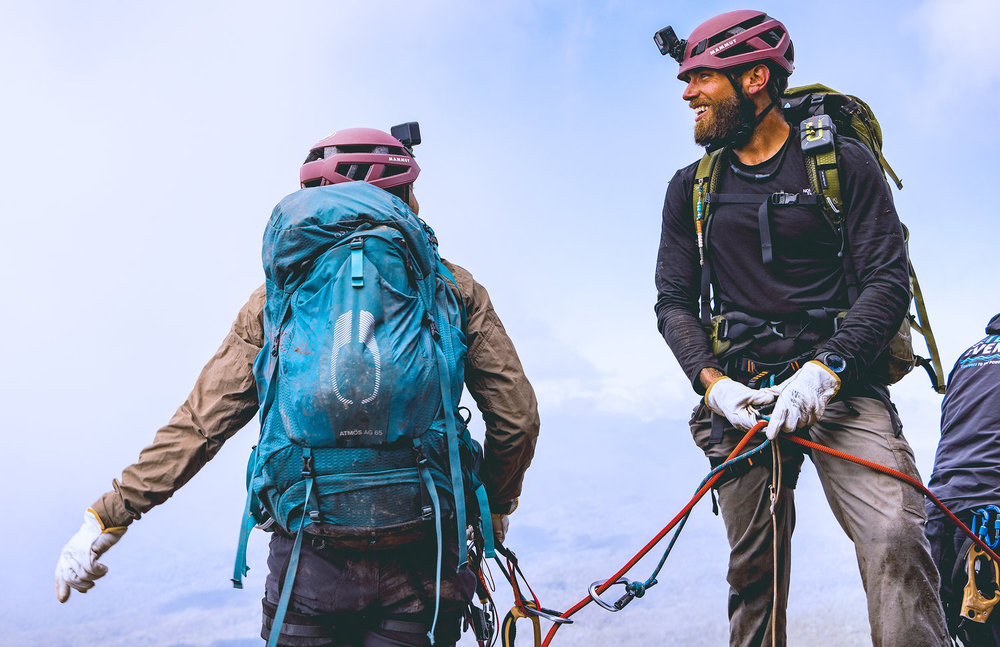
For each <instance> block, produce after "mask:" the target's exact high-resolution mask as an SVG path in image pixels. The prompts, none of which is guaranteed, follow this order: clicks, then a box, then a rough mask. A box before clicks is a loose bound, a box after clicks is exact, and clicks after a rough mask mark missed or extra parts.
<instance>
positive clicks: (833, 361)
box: [813, 353, 847, 375]
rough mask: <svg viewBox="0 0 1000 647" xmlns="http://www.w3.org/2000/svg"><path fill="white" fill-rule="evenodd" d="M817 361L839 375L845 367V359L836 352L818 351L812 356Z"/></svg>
mask: <svg viewBox="0 0 1000 647" xmlns="http://www.w3.org/2000/svg"><path fill="white" fill-rule="evenodd" d="M813 359H815V360H816V361H817V362H821V363H822V364H823V365H824V366H826V367H827V368H828V369H830V370H831V371H833V372H834V373H836V374H837V375H840V374H841V373H843V372H844V369H845V368H847V360H846V359H844V358H843V357H841V356H840V355H838V354H837V353H820V354H819V355H817V356H816V357H814V358H813Z"/></svg>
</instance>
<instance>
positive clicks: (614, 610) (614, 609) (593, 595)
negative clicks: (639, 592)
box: [588, 577, 629, 613]
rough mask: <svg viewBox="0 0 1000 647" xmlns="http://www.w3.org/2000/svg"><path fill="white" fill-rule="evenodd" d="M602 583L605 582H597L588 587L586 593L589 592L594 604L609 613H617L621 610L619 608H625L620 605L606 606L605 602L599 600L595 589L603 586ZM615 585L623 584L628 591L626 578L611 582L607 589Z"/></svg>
mask: <svg viewBox="0 0 1000 647" xmlns="http://www.w3.org/2000/svg"><path fill="white" fill-rule="evenodd" d="M604 582H605V581H604V580H597V581H596V582H594V583H593V584H591V585H590V588H589V589H588V591H589V592H590V599H591V600H593V601H594V602H596V603H597V606H599V607H601V608H602V609H604V610H605V611H610V612H611V613H618V612H619V611H621V610H622V609H621V607H624V606H625V605H624V604H623V605H621V607H619V606H617V605H612V604H608V603H607V602H605V601H604V600H602V599H601V596H599V595H598V594H597V588H598V587H600V586H604ZM616 584H624V585H625V587H626V590H628V589H627V587H628V585H629V581H628V580H627V579H626V578H624V577H620V578H618V579H617V580H615V581H614V582H612V583H611V584H610V586H609V587H608V588H610V587H611V586H615V585H616ZM626 604H627V603H626Z"/></svg>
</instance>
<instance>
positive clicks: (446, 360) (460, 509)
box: [417, 274, 469, 571]
mask: <svg viewBox="0 0 1000 647" xmlns="http://www.w3.org/2000/svg"><path fill="white" fill-rule="evenodd" d="M417 284H418V288H419V290H418V292H419V293H420V295H421V297H422V298H423V301H424V308H425V309H426V310H427V313H428V315H430V316H431V321H432V322H433V323H434V326H435V327H436V328H437V335H435V336H436V337H437V339H436V342H437V343H435V344H434V346H435V349H436V350H437V365H438V381H439V382H440V383H441V408H442V409H444V420H445V431H446V433H447V436H448V464H449V468H450V470H451V489H452V492H453V493H454V495H455V496H454V498H455V526H456V530H457V532H458V564H457V565H456V571H460V570H461V569H462V567H463V566H464V565H465V563H466V562H467V561H468V559H469V547H468V546H467V545H466V543H465V542H466V538H465V527H466V516H465V487H464V481H463V479H462V464H461V460H462V459H461V456H460V455H459V452H458V423H457V422H456V420H455V405H456V404H457V401H455V400H453V399H452V395H451V371H450V370H449V369H448V367H449V366H451V364H452V363H454V361H455V350H454V348H453V347H452V344H451V335H450V334H448V326H449V325H450V324H449V323H448V321H447V320H446V319H445V317H444V314H443V313H442V312H441V311H440V310H439V309H438V307H437V302H436V301H435V300H434V290H435V287H436V284H437V276H436V275H435V274H431V275H430V276H429V277H424V278H421V279H418V280H417Z"/></svg>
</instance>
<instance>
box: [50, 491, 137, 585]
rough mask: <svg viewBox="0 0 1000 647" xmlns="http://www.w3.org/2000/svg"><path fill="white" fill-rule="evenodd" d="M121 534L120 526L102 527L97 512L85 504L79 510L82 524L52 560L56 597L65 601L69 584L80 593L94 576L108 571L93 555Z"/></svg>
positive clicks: (103, 551) (123, 532)
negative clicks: (82, 509) (55, 559)
mask: <svg viewBox="0 0 1000 647" xmlns="http://www.w3.org/2000/svg"><path fill="white" fill-rule="evenodd" d="M124 534H125V527H124V526H118V527H116V528H107V529H105V528H104V524H102V523H101V520H100V519H99V518H98V517H97V514H96V513H95V512H94V511H93V510H91V509H90V508H87V511H86V512H84V513H83V525H82V526H80V529H79V530H77V531H76V534H75V535H73V536H72V537H71V538H70V540H69V542H68V543H67V544H66V545H65V546H64V547H63V549H62V554H61V555H59V561H58V562H57V563H56V598H57V599H58V600H59V601H60V602H65V601H66V600H68V599H69V593H70V591H69V590H70V588H74V589H76V590H77V591H79V592H80V593H86V592H87V591H89V590H90V589H91V588H93V586H94V580H96V579H99V578H101V577H104V575H105V574H106V573H107V572H108V567H107V566H105V565H104V564H101V563H99V562H98V561H97V559H98V558H99V557H100V556H101V555H103V554H104V553H105V551H107V550H108V549H109V548H111V547H112V546H114V545H115V543H116V542H117V541H118V540H119V539H120V538H121V536H122V535H124Z"/></svg>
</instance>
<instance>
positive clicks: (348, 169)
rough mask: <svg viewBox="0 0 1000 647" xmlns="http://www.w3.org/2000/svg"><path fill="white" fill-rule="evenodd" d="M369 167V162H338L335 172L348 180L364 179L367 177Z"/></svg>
mask: <svg viewBox="0 0 1000 647" xmlns="http://www.w3.org/2000/svg"><path fill="white" fill-rule="evenodd" d="M369 148H370V147H369ZM355 152H357V151H355ZM371 167H372V165H371V164H338V165H337V173H338V174H340V175H343V176H344V177H346V178H347V179H348V180H364V179H365V178H366V177H368V170H369V169H370V168H371Z"/></svg>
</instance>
